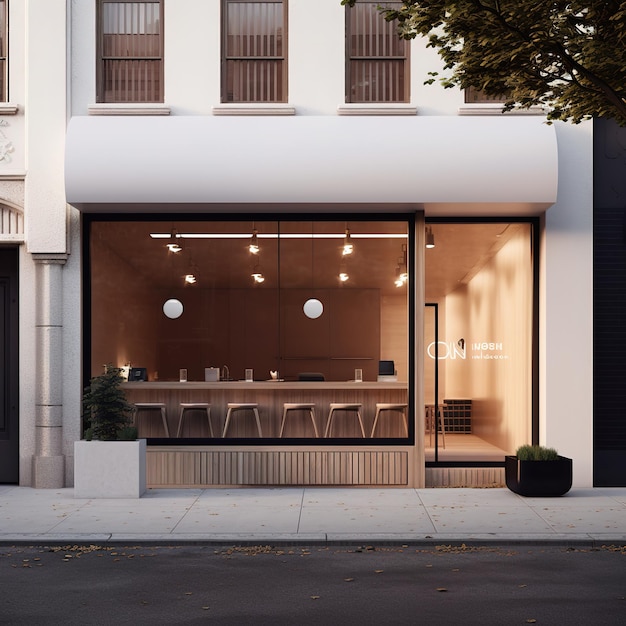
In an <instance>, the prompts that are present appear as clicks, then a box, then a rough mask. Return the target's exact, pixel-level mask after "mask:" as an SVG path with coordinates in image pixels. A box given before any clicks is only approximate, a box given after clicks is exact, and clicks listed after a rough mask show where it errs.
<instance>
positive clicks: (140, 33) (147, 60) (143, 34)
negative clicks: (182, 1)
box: [97, 0, 163, 102]
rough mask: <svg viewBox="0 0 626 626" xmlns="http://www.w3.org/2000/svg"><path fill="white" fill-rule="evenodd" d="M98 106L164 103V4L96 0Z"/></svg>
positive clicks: (160, 1)
mask: <svg viewBox="0 0 626 626" xmlns="http://www.w3.org/2000/svg"><path fill="white" fill-rule="evenodd" d="M97 80H98V93H97V98H98V102H163V0H156V1H155V0H134V1H133V2H118V1H115V0H99V6H98V71H97Z"/></svg>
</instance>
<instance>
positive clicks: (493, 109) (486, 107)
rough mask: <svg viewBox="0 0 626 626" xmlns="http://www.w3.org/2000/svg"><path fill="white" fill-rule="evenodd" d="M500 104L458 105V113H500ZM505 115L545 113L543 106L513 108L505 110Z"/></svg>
mask: <svg viewBox="0 0 626 626" xmlns="http://www.w3.org/2000/svg"><path fill="white" fill-rule="evenodd" d="M502 106H503V105H502V104H500V103H498V102H494V103H493V104H491V103H482V104H464V105H462V106H460V107H459V115H502ZM506 115H545V109H544V108H543V107H530V109H514V110H512V111H507V113H506Z"/></svg>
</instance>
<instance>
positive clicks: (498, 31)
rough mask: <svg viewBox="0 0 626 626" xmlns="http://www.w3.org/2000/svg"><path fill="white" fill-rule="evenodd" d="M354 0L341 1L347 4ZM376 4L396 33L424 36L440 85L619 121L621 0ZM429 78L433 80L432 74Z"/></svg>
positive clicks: (625, 119)
mask: <svg viewBox="0 0 626 626" xmlns="http://www.w3.org/2000/svg"><path fill="white" fill-rule="evenodd" d="M355 2H356V0H342V4H344V5H349V6H353V5H354V4H355ZM381 5H382V6H379V10H380V11H381V12H382V13H383V14H384V16H385V19H386V20H387V21H390V22H392V21H393V22H396V23H397V26H398V34H399V36H400V37H402V38H404V39H413V38H415V37H417V36H424V37H427V38H428V46H430V47H433V48H435V49H436V50H437V51H438V53H439V54H440V56H441V58H442V59H443V62H444V71H445V72H446V75H445V76H443V77H440V76H438V73H437V72H431V73H430V74H431V79H430V80H429V81H427V82H433V81H434V80H437V79H439V80H440V81H441V83H442V84H443V85H444V87H456V88H461V89H466V88H468V87H474V88H476V89H479V90H481V91H483V92H485V93H486V94H488V95H491V96H503V95H504V96H506V97H507V101H506V104H505V107H504V108H505V110H511V109H515V108H529V107H531V106H543V107H546V109H547V110H548V113H547V117H548V119H549V120H563V121H570V122H573V123H576V124H577V123H579V122H580V121H582V120H584V119H589V118H592V117H606V118H612V119H614V120H616V121H617V122H618V123H619V124H620V125H622V126H624V125H626V1H619V0H587V1H584V0H571V1H570V0H556V1H550V0H432V1H428V0H404V1H403V2H402V3H401V6H400V7H398V6H397V5H396V6H395V7H393V8H385V7H384V0H381ZM435 77H437V78H435Z"/></svg>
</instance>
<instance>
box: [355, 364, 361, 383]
mask: <svg viewBox="0 0 626 626" xmlns="http://www.w3.org/2000/svg"><path fill="white" fill-rule="evenodd" d="M354 382H356V383H362V382H363V370H362V369H361V368H360V367H358V368H357V369H355V370H354Z"/></svg>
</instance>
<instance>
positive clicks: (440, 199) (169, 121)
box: [65, 116, 558, 216]
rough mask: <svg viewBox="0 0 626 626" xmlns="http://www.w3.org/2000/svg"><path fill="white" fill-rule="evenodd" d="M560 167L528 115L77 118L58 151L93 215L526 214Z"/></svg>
mask: <svg viewBox="0 0 626 626" xmlns="http://www.w3.org/2000/svg"><path fill="white" fill-rule="evenodd" d="M557 172H558V160H557V145H556V134H555V131H554V128H553V127H552V126H548V125H547V124H545V121H544V119H543V118H542V117H535V116H501V117H496V118H494V117H493V116H489V117H482V116H476V117H471V116H463V117H455V116H446V117H433V116H429V117H426V116H424V117H418V116H415V117H413V116H385V117H382V116H381V117H369V116H354V117H351V116H278V117H269V116H244V117H242V116H233V117H227V116H215V117H213V116H170V117H165V116H144V117H140V116H92V117H88V116H85V117H74V118H72V119H71V121H70V123H69V126H68V129H67V142H66V155H65V186H66V195H67V201H68V202H69V203H70V204H72V205H73V206H75V207H77V208H78V209H80V210H82V211H90V212H148V211H149V212H158V211H168V212H169V211H174V212H177V211H179V212H243V211H245V212H304V211H311V210H314V211H318V212H319V211H326V212H332V211H348V212H349V211H359V212H373V211H380V212H391V211H393V212H399V211H415V210H419V209H424V210H425V211H426V213H427V215H475V216H483V215H534V214H538V213H541V212H542V211H544V210H545V209H546V208H548V207H549V206H550V205H551V204H553V203H554V202H555V201H556V194H557Z"/></svg>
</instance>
